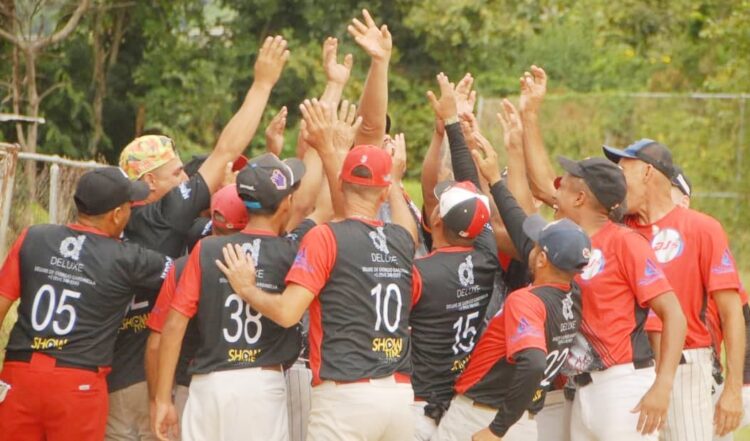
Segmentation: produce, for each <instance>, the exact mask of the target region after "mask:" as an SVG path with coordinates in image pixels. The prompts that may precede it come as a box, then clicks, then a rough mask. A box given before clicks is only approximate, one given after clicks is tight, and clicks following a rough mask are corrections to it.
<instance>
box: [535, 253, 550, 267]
mask: <svg viewBox="0 0 750 441" xmlns="http://www.w3.org/2000/svg"><path fill="white" fill-rule="evenodd" d="M535 265H536V267H537V268H545V267H547V266H548V265H549V258H548V257H547V252H546V251H544V250H540V251H539V254H537V258H536V262H535Z"/></svg>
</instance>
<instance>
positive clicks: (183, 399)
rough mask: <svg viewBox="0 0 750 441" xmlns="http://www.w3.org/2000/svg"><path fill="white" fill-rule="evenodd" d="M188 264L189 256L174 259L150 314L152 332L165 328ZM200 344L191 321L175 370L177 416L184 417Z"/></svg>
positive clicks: (149, 323)
mask: <svg viewBox="0 0 750 441" xmlns="http://www.w3.org/2000/svg"><path fill="white" fill-rule="evenodd" d="M186 264H187V256H182V257H180V258H179V259H177V260H175V261H174V265H173V266H172V269H171V270H170V271H169V274H167V278H166V279H165V280H164V284H162V286H161V291H159V297H157V299H156V303H155V304H154V309H152V310H151V314H149V316H148V321H147V322H146V326H148V328H149V329H150V330H151V331H152V332H158V333H161V331H162V329H163V328H164V323H166V321H167V315H168V314H169V310H170V309H171V305H172V300H173V299H174V295H175V291H176V290H177V282H178V281H179V280H180V276H181V275H182V271H183V270H184V269H185V265H186ZM197 344H198V330H197V328H196V324H195V322H194V321H191V322H190V324H189V325H188V328H187V331H186V332H185V338H184V339H183V341H182V348H181V349H180V358H179V360H178V362H177V369H176V370H175V381H174V382H175V390H174V404H175V408H176V409H177V416H178V417H180V418H182V413H183V411H184V410H185V404H186V403H187V397H188V387H189V386H190V375H189V374H188V366H189V365H190V362H191V361H192V359H193V357H194V355H195V350H196V346H197Z"/></svg>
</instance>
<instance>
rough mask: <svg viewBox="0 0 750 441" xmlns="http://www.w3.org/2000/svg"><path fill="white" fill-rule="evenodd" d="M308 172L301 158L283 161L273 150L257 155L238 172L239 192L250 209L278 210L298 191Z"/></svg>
mask: <svg viewBox="0 0 750 441" xmlns="http://www.w3.org/2000/svg"><path fill="white" fill-rule="evenodd" d="M304 174H305V164H303V163H302V161H300V160H299V159H297V158H290V159H286V160H284V161H282V160H281V159H279V158H278V157H277V156H276V155H274V154H273V153H265V154H263V155H260V156H258V157H257V158H253V159H252V160H250V162H248V163H247V166H245V168H243V169H242V170H241V171H240V173H239V174H238V175H237V194H239V196H240V198H241V199H242V200H243V201H244V202H245V206H246V207H247V208H248V209H249V210H250V211H253V210H276V208H277V207H278V205H279V203H280V202H281V201H282V200H283V199H284V198H285V197H286V196H288V195H289V194H291V193H292V192H294V190H296V189H297V187H298V186H299V185H298V184H299V182H300V181H301V180H302V176H304Z"/></svg>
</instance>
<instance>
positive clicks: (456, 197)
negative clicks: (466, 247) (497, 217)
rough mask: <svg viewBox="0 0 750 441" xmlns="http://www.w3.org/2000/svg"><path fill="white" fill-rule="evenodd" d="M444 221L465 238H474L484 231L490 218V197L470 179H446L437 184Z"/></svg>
mask: <svg viewBox="0 0 750 441" xmlns="http://www.w3.org/2000/svg"><path fill="white" fill-rule="evenodd" d="M435 196H437V197H438V200H439V204H440V205H439V206H440V209H439V213H440V218H441V219H442V220H443V223H445V225H447V226H448V228H450V229H451V230H453V231H455V232H456V234H458V235H459V236H461V237H463V238H467V239H472V238H475V237H477V236H478V235H479V233H481V232H482V228H484V225H485V224H486V223H487V222H488V221H489V219H490V201H489V198H488V197H487V196H485V195H483V194H481V193H480V192H479V190H478V189H477V187H476V186H475V185H474V184H472V183H471V182H469V181H463V182H455V181H445V182H441V183H439V184H438V185H436V186H435Z"/></svg>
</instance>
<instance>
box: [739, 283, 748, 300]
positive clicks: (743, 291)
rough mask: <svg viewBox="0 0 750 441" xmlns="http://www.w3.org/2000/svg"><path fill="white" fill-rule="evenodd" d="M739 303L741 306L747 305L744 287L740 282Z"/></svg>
mask: <svg viewBox="0 0 750 441" xmlns="http://www.w3.org/2000/svg"><path fill="white" fill-rule="evenodd" d="M740 301H741V302H742V304H743V305H747V290H746V289H745V286H744V285H742V282H740Z"/></svg>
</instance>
